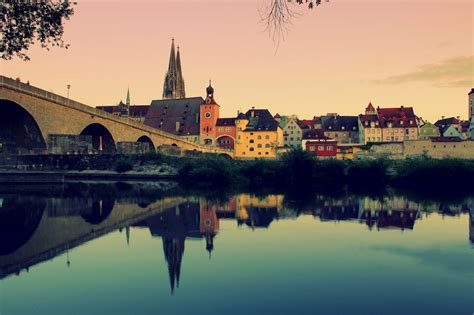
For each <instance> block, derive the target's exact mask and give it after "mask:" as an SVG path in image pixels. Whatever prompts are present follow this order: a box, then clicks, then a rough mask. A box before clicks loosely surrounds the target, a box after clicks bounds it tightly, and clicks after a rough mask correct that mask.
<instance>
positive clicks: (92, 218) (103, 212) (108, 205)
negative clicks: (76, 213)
mask: <svg viewBox="0 0 474 315" xmlns="http://www.w3.org/2000/svg"><path fill="white" fill-rule="evenodd" d="M114 205H115V200H114V199H112V198H105V199H99V200H94V201H93V202H92V206H91V208H90V209H88V211H87V212H86V213H84V214H83V215H82V218H83V219H84V221H86V222H87V223H89V224H93V225H96V224H100V223H102V222H104V221H105V219H107V218H108V217H109V215H110V214H111V213H112V210H113V209H114Z"/></svg>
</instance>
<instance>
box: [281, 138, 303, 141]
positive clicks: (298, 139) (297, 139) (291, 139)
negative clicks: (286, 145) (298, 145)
mask: <svg viewBox="0 0 474 315" xmlns="http://www.w3.org/2000/svg"><path fill="white" fill-rule="evenodd" d="M293 140H294V138H293V137H290V141H293ZM300 140H301V138H300V137H296V141H300ZM285 141H288V137H285Z"/></svg>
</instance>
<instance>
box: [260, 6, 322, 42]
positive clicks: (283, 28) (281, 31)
mask: <svg viewBox="0 0 474 315" xmlns="http://www.w3.org/2000/svg"><path fill="white" fill-rule="evenodd" d="M268 1H269V2H268V5H267V7H265V9H264V10H263V14H261V22H262V23H263V24H264V25H265V31H267V32H268V33H269V35H270V37H271V38H272V40H273V41H274V42H276V43H277V45H278V44H279V43H280V40H282V39H284V37H285V34H286V32H287V31H288V27H289V26H290V25H291V23H292V20H293V19H294V18H295V17H297V16H299V14H298V13H297V12H296V11H295V10H294V6H295V5H298V6H302V5H306V6H307V8H308V9H310V10H311V9H314V7H315V6H319V5H320V4H321V2H322V0H268ZM326 2H329V0H326Z"/></svg>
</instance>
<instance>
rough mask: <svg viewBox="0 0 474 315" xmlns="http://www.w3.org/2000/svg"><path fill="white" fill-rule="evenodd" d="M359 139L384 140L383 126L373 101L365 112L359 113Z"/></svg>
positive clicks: (367, 140)
mask: <svg viewBox="0 0 474 315" xmlns="http://www.w3.org/2000/svg"><path fill="white" fill-rule="evenodd" d="M359 139H360V142H361V143H364V144H367V143H369V142H381V141H382V127H381V126H380V121H379V117H378V115H377V111H376V110H375V108H374V106H373V105H372V103H369V105H368V106H367V107H366V109H365V114H363V115H359Z"/></svg>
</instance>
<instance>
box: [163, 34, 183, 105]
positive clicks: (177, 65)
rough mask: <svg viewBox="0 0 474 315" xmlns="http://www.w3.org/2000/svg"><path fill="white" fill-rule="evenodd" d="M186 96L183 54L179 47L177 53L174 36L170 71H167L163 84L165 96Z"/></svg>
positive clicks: (169, 97) (172, 97)
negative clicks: (182, 65) (182, 67)
mask: <svg viewBox="0 0 474 315" xmlns="http://www.w3.org/2000/svg"><path fill="white" fill-rule="evenodd" d="M185 97H186V96H185V91H184V79H183V73H182V69H181V55H180V53H179V47H178V53H177V55H176V52H175V48H174V38H173V39H172V42H171V52H170V60H169V64H168V72H167V73H166V76H165V82H164V84H163V98H164V99H176V98H185Z"/></svg>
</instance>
